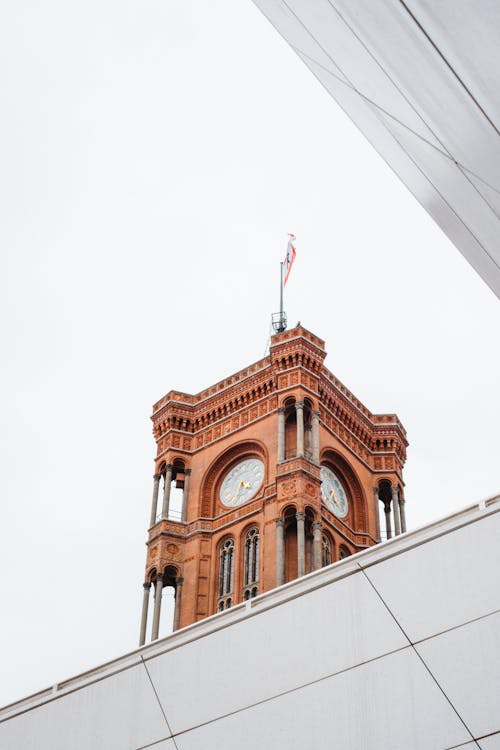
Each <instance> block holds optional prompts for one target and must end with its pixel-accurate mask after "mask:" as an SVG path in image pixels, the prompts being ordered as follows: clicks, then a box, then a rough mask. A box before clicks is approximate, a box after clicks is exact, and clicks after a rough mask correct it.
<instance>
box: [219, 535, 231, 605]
mask: <svg viewBox="0 0 500 750" xmlns="http://www.w3.org/2000/svg"><path fill="white" fill-rule="evenodd" d="M233 578H234V539H226V541H225V542H224V543H223V544H222V546H221V548H220V557H219V603H218V610H219V612H222V610H223V609H229V607H230V606H231V605H232V603H233V600H232V597H231V594H232V591H233Z"/></svg>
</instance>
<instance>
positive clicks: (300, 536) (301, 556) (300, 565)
mask: <svg viewBox="0 0 500 750" xmlns="http://www.w3.org/2000/svg"><path fill="white" fill-rule="evenodd" d="M295 518H296V519H297V575H298V577H299V578H300V577H301V576H303V575H304V574H305V572H306V555H305V551H306V534H305V518H306V514H305V513H304V512H302V513H297V515H296V516H295Z"/></svg>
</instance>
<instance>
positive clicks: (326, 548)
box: [321, 531, 336, 568]
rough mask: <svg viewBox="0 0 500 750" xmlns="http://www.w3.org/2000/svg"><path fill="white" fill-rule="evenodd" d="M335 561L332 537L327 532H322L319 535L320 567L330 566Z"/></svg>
mask: <svg viewBox="0 0 500 750" xmlns="http://www.w3.org/2000/svg"><path fill="white" fill-rule="evenodd" d="M335 559H336V557H335V545H334V543H333V539H332V536H331V534H329V533H328V531H323V533H322V535H321V567H322V568H324V567H325V566H326V565H331V563H332V562H335Z"/></svg>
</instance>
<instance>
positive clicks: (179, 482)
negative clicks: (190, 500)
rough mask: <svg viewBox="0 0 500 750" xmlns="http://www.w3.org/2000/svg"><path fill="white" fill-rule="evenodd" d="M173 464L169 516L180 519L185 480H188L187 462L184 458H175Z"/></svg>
mask: <svg viewBox="0 0 500 750" xmlns="http://www.w3.org/2000/svg"><path fill="white" fill-rule="evenodd" d="M172 465H173V468H172V484H171V487H170V505H169V510H168V517H169V518H171V519H172V520H173V521H180V520H181V517H182V501H183V493H184V482H185V480H186V464H185V461H184V460H183V459H182V458H174V460H173V462H172Z"/></svg>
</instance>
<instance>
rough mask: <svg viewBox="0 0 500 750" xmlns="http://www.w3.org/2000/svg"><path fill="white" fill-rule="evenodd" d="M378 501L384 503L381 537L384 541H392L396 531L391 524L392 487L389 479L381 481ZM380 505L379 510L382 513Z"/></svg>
mask: <svg viewBox="0 0 500 750" xmlns="http://www.w3.org/2000/svg"><path fill="white" fill-rule="evenodd" d="M378 499H379V501H380V503H382V510H383V516H382V517H383V519H384V521H383V522H381V523H380V536H381V538H382V540H384V539H390V538H391V537H392V536H393V533H394V529H393V528H392V522H391V503H392V485H391V482H390V480H389V479H385V478H384V479H381V480H380V481H379V483H378ZM380 503H379V508H378V510H379V511H380ZM379 518H380V515H379Z"/></svg>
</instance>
